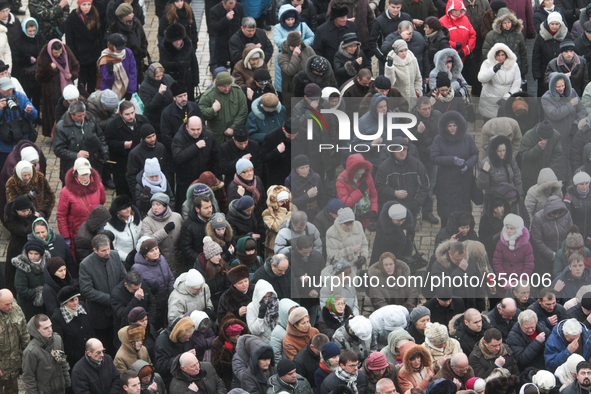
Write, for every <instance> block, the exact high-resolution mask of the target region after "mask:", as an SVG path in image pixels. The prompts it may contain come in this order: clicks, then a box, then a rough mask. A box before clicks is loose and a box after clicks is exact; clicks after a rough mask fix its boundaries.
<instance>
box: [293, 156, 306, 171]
mask: <svg viewBox="0 0 591 394" xmlns="http://www.w3.org/2000/svg"><path fill="white" fill-rule="evenodd" d="M308 165H310V159H309V158H308V156H306V155H297V156H296V157H294V159H293V161H292V162H291V167H292V168H300V167H302V166H308Z"/></svg>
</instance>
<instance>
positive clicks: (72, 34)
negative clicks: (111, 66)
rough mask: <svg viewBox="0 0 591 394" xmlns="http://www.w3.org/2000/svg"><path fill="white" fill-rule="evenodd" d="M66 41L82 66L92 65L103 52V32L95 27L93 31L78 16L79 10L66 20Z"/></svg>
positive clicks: (74, 11) (73, 11) (75, 10)
mask: <svg viewBox="0 0 591 394" xmlns="http://www.w3.org/2000/svg"><path fill="white" fill-rule="evenodd" d="M65 26H66V40H67V41H68V46H69V47H70V49H71V50H72V53H74V56H76V59H77V60H78V62H80V64H81V65H92V64H95V63H96V60H97V59H98V58H99V56H100V55H101V51H102V50H103V43H102V32H101V29H100V27H99V26H97V25H95V26H94V27H93V28H92V29H91V30H89V29H88V27H87V26H86V24H85V23H84V22H83V21H82V19H81V18H80V17H79V16H78V9H74V10H72V12H70V15H68V19H66V23H65Z"/></svg>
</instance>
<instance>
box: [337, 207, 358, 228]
mask: <svg viewBox="0 0 591 394" xmlns="http://www.w3.org/2000/svg"><path fill="white" fill-rule="evenodd" d="M337 214H338V215H339V216H338V219H339V223H340V224H343V223H349V222H354V221H355V214H354V213H353V210H352V209H351V208H349V207H345V208H341V209H339V211H338V213H337Z"/></svg>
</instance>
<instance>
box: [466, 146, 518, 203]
mask: <svg viewBox="0 0 591 394" xmlns="http://www.w3.org/2000/svg"><path fill="white" fill-rule="evenodd" d="M501 182H506V183H510V184H513V185H514V186H515V187H516V188H517V190H518V191H519V194H520V195H523V189H522V184H521V171H520V170H519V167H518V166H517V161H516V160H515V157H514V156H513V146H512V143H511V140H510V139H509V138H507V137H505V136H503V135H498V136H495V137H493V139H492V140H491V141H490V143H489V145H488V156H487V157H485V158H484V160H482V161H481V162H480V165H479V171H478V178H477V179H476V186H477V187H478V188H479V189H480V190H482V191H483V192H484V194H485V195H486V196H488V195H490V194H492V193H493V192H495V191H496V190H497V188H498V186H499V184H500V183H501Z"/></svg>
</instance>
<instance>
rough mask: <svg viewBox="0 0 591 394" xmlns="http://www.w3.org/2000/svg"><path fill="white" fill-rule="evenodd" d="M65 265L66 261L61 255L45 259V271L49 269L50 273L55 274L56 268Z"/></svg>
mask: <svg viewBox="0 0 591 394" xmlns="http://www.w3.org/2000/svg"><path fill="white" fill-rule="evenodd" d="M65 265H66V262H65V261H64V259H62V258H61V257H59V256H58V257H52V258H50V259H49V260H48V261H47V271H49V273H50V274H51V275H55V273H56V272H57V270H59V269H60V268H61V267H63V266H65Z"/></svg>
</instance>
